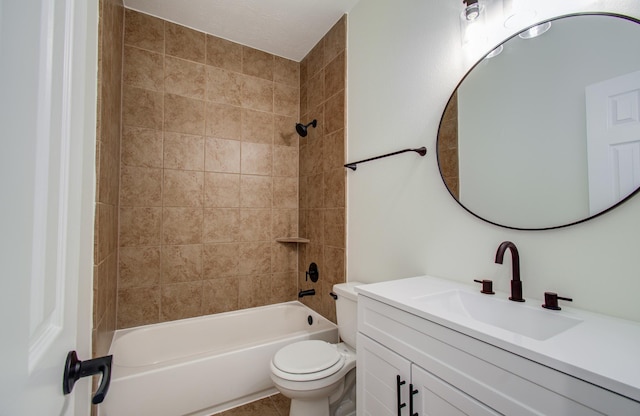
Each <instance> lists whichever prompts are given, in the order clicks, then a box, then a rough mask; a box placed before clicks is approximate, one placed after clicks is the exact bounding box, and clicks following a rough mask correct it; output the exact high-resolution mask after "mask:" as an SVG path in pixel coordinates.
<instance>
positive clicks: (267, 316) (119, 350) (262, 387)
mask: <svg viewBox="0 0 640 416" xmlns="http://www.w3.org/2000/svg"><path fill="white" fill-rule="evenodd" d="M309 317H311V319H309ZM309 322H311V323H309ZM305 339H322V340H325V341H328V342H331V343H335V342H338V329H337V327H336V326H335V325H334V324H333V323H332V322H330V321H328V320H327V319H325V318H323V317H322V316H321V315H319V314H317V313H316V312H314V311H313V310H311V309H309V308H307V307H306V306H304V305H303V304H301V303H300V302H297V301H293V302H286V303H279V304H276V305H269V306H262V307H257V308H250V309H243V310H239V311H234V312H226V313H221V314H215V315H208V316H202V317H197V318H191V319H183V320H180V321H172V322H166V323H161V324H154V325H147V326H141V327H137V328H130V329H124V330H118V331H116V332H115V334H114V338H113V342H112V345H111V349H110V352H109V353H110V354H113V369H112V374H111V386H110V388H109V393H108V394H107V397H106V398H105V400H104V402H103V403H102V405H100V410H99V415H100V416H127V415H135V416H146V415H153V416H179V415H190V416H191V415H193V416H196V415H198V416H200V415H202V416H204V415H211V414H213V413H216V412H221V411H224V410H227V409H230V408H232V407H235V406H239V405H241V404H244V403H248V402H250V401H253V400H257V399H260V398H263V397H266V396H269V395H271V394H274V393H277V390H276V389H275V388H274V386H273V383H272V382H271V379H270V377H269V374H270V370H269V362H270V360H271V357H272V356H273V354H275V353H276V351H278V349H280V348H282V347H283V346H285V345H287V344H290V343H292V342H296V341H300V340H305Z"/></svg>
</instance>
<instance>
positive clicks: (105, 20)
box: [92, 0, 124, 357]
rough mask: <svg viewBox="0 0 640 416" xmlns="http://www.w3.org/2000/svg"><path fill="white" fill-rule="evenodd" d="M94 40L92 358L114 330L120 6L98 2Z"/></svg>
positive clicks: (113, 0) (115, 1) (114, 0)
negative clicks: (95, 94)
mask: <svg viewBox="0 0 640 416" xmlns="http://www.w3.org/2000/svg"><path fill="white" fill-rule="evenodd" d="M99 10H100V21H99V28H100V29H99V32H98V33H99V37H98V56H99V58H98V106H97V107H98V110H97V111H98V114H97V124H98V125H97V128H96V181H97V183H96V206H95V242H94V261H93V263H94V267H93V291H94V296H93V304H94V306H93V334H92V335H93V336H92V338H93V354H94V357H98V356H102V355H106V354H107V352H108V350H109V346H110V343H111V336H112V335H113V331H114V330H115V327H116V296H117V276H118V194H119V192H120V188H119V186H120V185H119V176H120V175H119V170H120V168H119V161H120V127H121V126H120V114H121V94H120V92H121V90H122V31H123V24H124V6H123V5H122V0H101V1H100V3H99Z"/></svg>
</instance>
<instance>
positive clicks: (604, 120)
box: [586, 71, 640, 215]
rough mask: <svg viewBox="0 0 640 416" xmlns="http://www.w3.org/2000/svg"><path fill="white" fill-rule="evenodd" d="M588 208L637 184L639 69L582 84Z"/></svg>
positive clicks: (612, 200) (597, 208) (598, 207)
mask: <svg viewBox="0 0 640 416" xmlns="http://www.w3.org/2000/svg"><path fill="white" fill-rule="evenodd" d="M586 100H587V156H588V166H589V167H588V170H589V211H590V213H591V215H594V214H597V213H599V212H601V211H603V210H605V209H607V208H609V207H610V206H613V205H615V204H616V203H617V202H618V201H621V200H622V199H624V198H625V197H626V196H628V195H629V194H630V193H632V192H633V191H635V190H636V189H637V188H638V187H639V186H640V71H638V72H632V73H629V74H626V75H622V76H619V77H616V78H612V79H609V80H606V81H603V82H599V83H597V84H592V85H589V86H587V87H586Z"/></svg>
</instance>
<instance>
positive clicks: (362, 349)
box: [356, 333, 411, 416]
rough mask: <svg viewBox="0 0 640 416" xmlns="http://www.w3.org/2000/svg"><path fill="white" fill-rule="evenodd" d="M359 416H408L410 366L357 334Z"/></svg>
mask: <svg viewBox="0 0 640 416" xmlns="http://www.w3.org/2000/svg"><path fill="white" fill-rule="evenodd" d="M357 354H358V365H357V367H356V374H357V376H356V379H357V380H358V382H357V384H356V388H357V394H356V398H357V399H356V400H357V404H356V411H357V414H358V416H398V415H399V416H407V415H409V405H408V403H409V384H410V377H411V363H410V362H409V361H408V360H406V359H405V358H403V357H401V356H399V355H398V354H396V353H395V352H393V351H391V350H390V349H388V348H386V347H383V346H382V345H380V344H378V343H377V342H375V341H373V340H371V339H370V338H368V337H366V336H364V335H362V334H360V333H358V342H357Z"/></svg>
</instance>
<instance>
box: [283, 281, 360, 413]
mask: <svg viewBox="0 0 640 416" xmlns="http://www.w3.org/2000/svg"><path fill="white" fill-rule="evenodd" d="M361 284H362V283H358V282H349V283H340V284H336V285H334V286H333V291H334V293H335V294H336V295H337V298H336V318H337V321H338V333H339V334H340V338H341V339H342V342H340V343H338V344H330V343H328V342H326V341H321V340H306V341H299V342H295V343H293V344H289V345H287V346H285V347H283V348H281V349H280V350H278V352H276V353H275V355H274V356H273V358H272V359H271V380H272V381H273V383H274V384H275V386H276V388H277V389H278V390H279V391H280V392H281V393H282V394H283V395H284V396H286V397H288V398H290V399H291V409H290V411H289V415H290V416H350V415H355V404H356V398H355V384H356V332H357V316H356V313H357V294H356V292H355V290H354V288H355V287H356V286H358V285H361Z"/></svg>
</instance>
